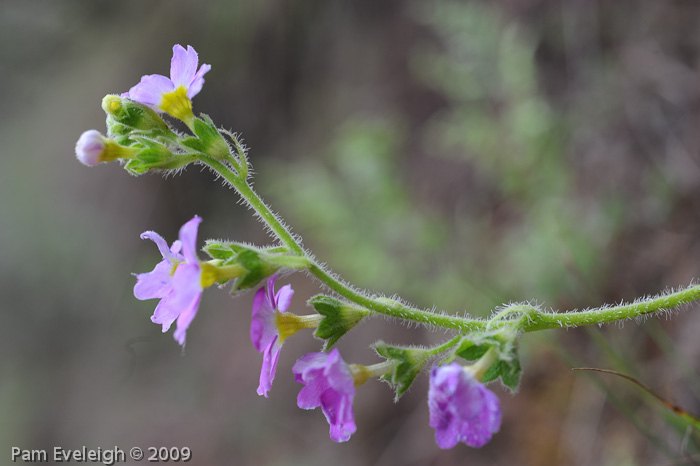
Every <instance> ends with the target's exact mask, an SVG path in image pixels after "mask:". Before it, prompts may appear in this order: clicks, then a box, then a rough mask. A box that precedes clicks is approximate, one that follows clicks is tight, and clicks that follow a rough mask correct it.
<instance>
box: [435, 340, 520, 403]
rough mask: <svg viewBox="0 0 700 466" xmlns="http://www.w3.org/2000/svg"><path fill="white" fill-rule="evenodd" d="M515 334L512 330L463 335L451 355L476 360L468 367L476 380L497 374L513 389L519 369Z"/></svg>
mask: <svg viewBox="0 0 700 466" xmlns="http://www.w3.org/2000/svg"><path fill="white" fill-rule="evenodd" d="M516 338H517V333H516V332H514V331H511V330H502V331H498V332H485V333H474V334H469V335H464V336H463V337H462V339H461V341H460V342H459V344H458V345H457V347H456V348H455V351H454V353H453V355H452V358H454V356H459V357H461V358H463V359H466V360H467V361H477V362H476V363H475V364H474V365H473V366H472V368H471V369H470V370H471V372H472V375H473V376H474V377H475V378H476V379H477V380H481V381H482V382H483V383H487V382H491V381H492V380H496V379H498V378H500V379H501V382H503V385H505V386H506V387H508V388H509V389H510V390H511V391H513V392H515V391H516V390H517V388H518V384H519V383H520V375H521V373H522V368H521V367H520V360H519V358H518V352H517V345H516ZM449 360H450V358H447V359H446V360H445V362H448V361H449Z"/></svg>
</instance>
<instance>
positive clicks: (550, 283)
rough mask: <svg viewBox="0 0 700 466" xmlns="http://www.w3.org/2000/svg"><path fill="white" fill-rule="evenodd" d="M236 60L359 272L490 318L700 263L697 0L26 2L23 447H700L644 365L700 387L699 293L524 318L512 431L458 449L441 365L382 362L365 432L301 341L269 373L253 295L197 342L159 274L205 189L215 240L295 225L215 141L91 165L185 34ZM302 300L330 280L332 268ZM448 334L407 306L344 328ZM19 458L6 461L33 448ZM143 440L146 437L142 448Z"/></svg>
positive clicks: (318, 213) (300, 306)
mask: <svg viewBox="0 0 700 466" xmlns="http://www.w3.org/2000/svg"><path fill="white" fill-rule="evenodd" d="M175 43H180V44H183V45H186V44H190V45H192V46H194V47H195V48H196V50H197V51H198V52H199V54H200V61H201V62H204V63H209V64H211V65H212V71H211V72H209V74H207V76H206V84H205V86H204V89H203V90H202V92H201V94H200V95H198V96H197V97H196V99H195V101H194V104H195V111H196V112H204V113H207V114H209V115H210V116H211V117H212V118H213V120H214V121H215V122H216V123H217V124H219V125H222V126H224V127H226V128H229V129H232V130H234V131H238V132H241V133H242V135H243V137H244V138H245V142H246V143H247V144H248V145H249V147H250V148H251V150H250V158H251V161H252V164H253V167H254V168H255V171H256V173H257V174H256V176H255V179H254V182H255V187H256V188H257V190H258V192H259V193H260V195H261V196H262V197H263V198H264V199H266V200H267V201H268V202H269V203H270V204H271V205H272V206H273V208H274V209H275V210H277V211H278V212H280V213H281V215H282V216H283V217H284V218H285V219H286V220H287V221H288V222H289V223H290V224H291V226H292V228H293V229H294V231H295V232H296V233H299V234H301V235H302V237H303V238H304V241H305V245H306V246H307V247H308V248H310V249H311V250H312V251H314V253H315V254H316V255H317V257H318V258H320V259H321V260H323V261H325V262H327V263H328V264H329V265H330V267H331V268H332V269H333V270H334V271H335V272H338V273H340V274H341V275H342V276H344V277H345V278H346V279H348V280H349V281H351V282H352V283H354V284H355V285H357V286H360V287H364V288H367V289H371V290H375V291H377V292H379V293H384V294H387V295H392V294H394V293H396V294H399V295H401V296H402V297H404V298H405V299H407V300H409V301H411V302H412V303H414V304H416V305H418V306H421V307H426V308H431V307H433V306H436V307H437V308H439V309H445V310H447V311H449V312H465V311H466V312H469V313H472V314H474V315H479V316H487V315H489V314H490V312H491V310H492V309H494V307H496V306H498V305H500V304H502V303H507V302H511V301H524V300H531V301H535V302H537V303H540V304H542V305H543V306H545V307H551V308H554V309H560V310H570V309H583V308H586V307H594V306H598V305H600V304H602V303H616V302H620V301H622V300H632V299H634V298H636V297H639V296H643V295H649V294H656V293H658V292H660V291H662V290H666V289H669V288H672V287H682V286H686V285H688V284H689V283H690V282H691V281H693V280H696V279H697V278H698V277H699V276H700V266H699V265H698V264H699V263H700V241H699V240H698V238H699V237H700V2H697V1H692V0H672V1H667V2H656V1H651V0H643V1H628V0H620V1H616V2H604V1H593V0H592V1H586V2H584V1H547V0H501V1H490V2H488V1H463V2H458V1H454V0H425V1H406V0H402V1H399V0H385V1H382V2H375V1H370V0H355V1H333V0H330V1H313V0H298V1H293V2H292V1H279V0H260V1H255V2H243V1H230V0H206V1H198V2H187V1H184V0H169V1H164V0H153V1H149V2H143V1H136V0H123V1H120V2H110V1H106V0H90V1H86V0H62V1H49V0H22V1H13V0H2V1H0V71H1V72H0V83H2V87H3V89H5V92H4V94H3V98H2V101H3V103H2V109H3V112H2V116H0V141H1V142H2V144H1V145H0V152H1V153H0V219H1V220H0V293H1V296H2V304H1V306H2V324H1V325H0V374H1V375H0V455H2V456H4V457H5V458H8V456H9V455H10V450H11V447H13V446H17V447H21V448H31V449H47V450H50V449H52V448H53V447H54V446H62V447H64V448H79V447H82V446H83V445H85V446H87V447H88V448H97V447H102V448H111V447H114V446H115V445H116V446H119V447H121V448H122V449H124V450H126V451H128V449H129V448H130V447H132V446H140V447H142V448H146V447H148V446H157V447H159V446H166V447H173V446H176V447H184V446H187V447H190V448H191V449H192V451H193V455H194V456H193V460H192V462H191V464H195V465H218V464H233V465H237V466H239V465H256V466H258V465H322V464H328V463H330V462H332V464H337V465H377V466H386V465H452V464H484V465H514V464H517V465H550V464H552V465H562V464H566V465H635V464H643V465H647V464H649V465H652V464H653V465H679V464H698V462H700V457H698V444H699V442H698V436H697V431H695V432H693V431H692V430H691V429H690V428H689V427H688V424H687V423H686V422H684V421H683V420H682V419H680V418H679V416H677V415H675V414H674V413H672V412H671V411H670V410H669V409H667V408H665V407H664V406H663V405H662V404H661V403H659V402H658V401H657V400H655V399H654V398H653V397H651V396H649V395H648V394H646V393H645V392H643V391H642V390H640V389H639V388H638V387H636V386H634V385H632V384H631V383H629V382H627V381H624V380H622V379H619V378H616V377H613V376H610V375H600V374H594V373H583V372H572V371H571V370H570V369H571V368H572V367H582V366H587V367H599V368H604V369H611V370H617V371H620V372H623V373H625V374H628V375H631V376H633V377H636V378H637V379H638V380H640V381H642V382H644V383H646V384H647V385H649V386H651V387H652V388H654V389H655V390H656V391H657V392H658V393H659V394H661V395H662V396H664V397H665V398H667V399H668V400H670V401H672V402H674V403H676V404H678V405H680V406H681V407H683V408H684V409H686V410H687V411H689V412H691V413H696V414H698V413H700V377H698V369H699V366H700V364H699V363H698V362H697V361H698V360H700V359H699V358H700V339H698V337H697V335H698V333H699V332H700V306H698V305H697V304H692V305H688V306H687V307H686V308H685V309H683V310H682V311H683V312H680V313H677V315H674V316H673V318H672V319H670V318H667V317H668V316H661V317H660V318H658V319H657V318H654V319H648V320H646V321H645V322H642V323H635V322H627V323H625V324H624V325H622V324H620V325H610V326H607V327H604V328H600V329H599V328H597V327H596V328H580V329H572V330H568V331H566V330H562V331H548V332H542V333H537V334H529V335H525V336H524V337H523V338H522V340H521V354H522V363H523V366H524V370H525V372H524V376H523V378H522V381H521V385H520V391H519V393H518V394H517V395H516V396H511V395H510V394H509V393H507V392H506V391H505V390H503V389H501V388H500V387H498V385H493V386H492V388H493V389H494V390H495V391H496V392H497V393H498V395H499V397H500V398H501V402H502V406H503V411H504V419H503V426H502V428H501V432H500V433H499V434H498V435H496V436H495V437H494V439H493V440H492V441H491V442H490V443H489V444H488V445H487V446H485V447H483V448H481V449H472V448H469V447H465V446H464V445H459V446H458V447H456V448H455V449H453V450H450V451H441V450H439V449H438V448H437V446H436V445H435V442H434V439H433V431H432V429H431V428H430V427H429V426H428V409H427V403H426V392H427V380H426V379H427V377H425V375H423V376H421V377H420V378H419V379H418V380H417V382H416V383H415V384H414V386H413V387H412V389H411V391H410V392H409V393H407V394H406V395H405V396H404V397H403V398H402V399H401V401H400V402H399V403H398V404H394V403H393V402H392V399H393V393H392V391H391V390H390V388H389V387H388V386H387V385H385V384H382V383H380V382H378V381H370V382H368V383H367V384H366V385H364V386H363V387H362V388H361V389H360V390H359V391H358V395H357V397H356V401H355V412H356V420H357V425H358V431H357V433H356V434H355V435H354V436H353V437H352V439H351V441H350V442H348V443H345V444H335V443H333V442H332V441H330V440H329V438H328V425H327V423H326V421H325V419H324V418H323V416H322V414H321V413H320V412H319V411H318V410H316V411H302V410H299V409H298V408H297V407H296V403H295V401H296V395H297V392H298V388H299V387H300V386H299V385H298V384H296V383H294V381H293V380H292V377H291V372H290V368H291V366H292V364H293V363H294V361H295V360H296V358H298V357H299V356H301V355H302V354H304V353H306V352H308V351H318V350H319V349H320V346H321V345H320V342H318V341H315V340H313V339H312V338H311V337H310V334H309V333H303V332H302V333H300V334H299V335H297V336H296V337H294V338H292V339H290V340H289V341H288V342H287V343H286V344H285V348H284V350H283V352H282V356H281V359H280V363H279V366H278V373H277V379H276V380H275V384H274V388H273V390H272V392H271V396H270V399H264V398H261V397H258V396H257V395H256V393H255V389H256V387H257V380H258V375H259V368H260V364H261V359H262V358H261V356H260V355H258V354H257V352H255V350H254V349H253V347H252V345H251V343H250V342H249V337H248V326H249V322H250V310H251V304H252V293H248V294H245V295H242V296H238V297H235V298H231V297H230V296H229V295H228V293H227V292H226V291H225V290H216V289H212V290H209V291H207V292H206V293H205V295H204V298H203V301H202V304H201V307H200V310H199V314H198V316H197V318H196V319H195V321H194V323H193V325H192V326H191V327H190V330H189V331H188V339H187V348H186V350H185V351H184V352H183V351H181V350H180V348H179V347H178V345H177V344H176V343H175V342H174V340H173V338H172V335H171V334H170V333H172V332H170V333H169V334H165V335H164V334H161V332H160V328H159V326H157V325H155V324H152V323H151V322H150V320H149V317H150V315H151V313H152V311H153V309H154V307H155V305H156V301H148V302H140V301H137V300H136V299H135V298H134V297H133V294H132V288H133V285H134V283H135V280H134V278H133V276H131V275H130V274H131V273H132V272H143V271H148V270H151V268H152V267H153V265H154V264H155V263H156V262H157V261H158V260H159V258H160V256H159V254H158V252H157V250H156V248H155V247H154V245H153V244H152V243H151V242H149V241H142V240H140V239H139V234H140V233H141V232H143V231H145V230H156V231H158V232H160V233H161V234H162V235H163V236H164V237H165V238H166V239H168V240H169V241H172V240H174V239H175V238H176V236H177V231H178V229H179V227H180V225H182V224H183V223H184V222H185V221H187V220H189V219H190V218H191V217H192V216H193V215H194V214H198V215H200V216H202V217H203V218H204V222H203V223H202V226H201V228H200V241H201V242H202V244H203V241H204V239H207V238H226V239H231V240H236V241H250V242H254V243H256V244H259V245H265V244H269V243H270V239H269V238H268V237H267V236H266V235H265V233H264V230H263V228H262V227H261V225H260V224H259V223H257V222H256V221H255V220H254V219H253V218H252V217H251V215H250V213H249V212H248V211H247V210H246V209H245V208H244V207H243V206H241V205H240V203H239V202H238V199H237V198H236V196H235V194H234V193H233V192H232V191H229V190H228V189H226V188H224V187H222V186H221V184H220V183H218V182H215V181H214V177H213V176H212V175H211V174H210V173H208V172H206V171H205V170H201V169H200V168H198V167H190V168H188V170H187V171H186V172H185V173H183V174H181V175H178V176H175V177H167V178H165V177H161V176H159V175H154V174H148V175H144V176H141V177H139V178H135V177H132V176H129V175H128V174H127V173H126V172H124V171H122V170H121V169H120V168H119V166H118V165H117V164H106V165H102V166H98V167H95V168H92V169H88V168H86V167H84V166H82V165H81V164H79V163H78V162H77V161H76V160H75V156H74V145H75V142H76V140H77V139H78V137H79V136H80V134H81V133H82V132H83V131H84V130H86V129H90V128H95V129H98V130H100V131H102V132H104V131H105V128H104V113H103V112H102V110H101V108H100V101H101V99H102V97H103V96H104V95H105V94H107V93H121V92H123V91H126V90H128V89H129V88H130V87H131V86H133V85H134V84H136V83H137V82H138V81H139V79H140V77H141V76H142V75H143V74H153V73H160V74H168V71H169V63H170V57H171V48H172V46H173V44H175ZM286 281H287V282H289V283H292V285H293V286H294V287H295V289H296V294H295V300H294V303H293V306H292V311H294V312H297V313H301V314H303V313H307V312H308V309H305V305H304V303H305V300H306V299H308V298H309V297H311V296H313V295H314V294H316V293H318V292H320V291H321V290H320V288H319V287H318V285H317V284H316V283H314V282H312V281H311V280H310V279H308V278H307V277H305V276H302V275H298V276H292V277H289V279H287V280H286ZM380 338H381V339H384V340H385V341H387V342H391V343H396V344H407V343H416V344H431V343H435V342H439V341H442V340H444V339H446V338H448V335H447V334H445V333H443V332H441V331H431V330H428V329H424V328H415V327H413V328H408V327H404V326H401V325H397V324H396V323H391V322H384V321H382V320H380V319H377V320H376V321H373V322H372V323H369V324H368V323H365V324H363V325H360V326H359V327H358V328H357V329H356V330H354V331H353V332H352V333H351V334H350V335H349V336H346V337H345V338H344V339H342V340H341V341H340V342H339V348H340V349H341V351H342V352H343V355H344V357H345V359H346V360H347V361H349V362H356V363H362V364H371V363H374V362H377V361H378V358H377V357H376V356H375V355H374V354H373V353H372V351H371V350H369V349H368V348H367V345H368V344H370V343H372V342H374V341H376V340H377V339H380ZM8 461H9V460H8ZM128 464H131V463H128Z"/></svg>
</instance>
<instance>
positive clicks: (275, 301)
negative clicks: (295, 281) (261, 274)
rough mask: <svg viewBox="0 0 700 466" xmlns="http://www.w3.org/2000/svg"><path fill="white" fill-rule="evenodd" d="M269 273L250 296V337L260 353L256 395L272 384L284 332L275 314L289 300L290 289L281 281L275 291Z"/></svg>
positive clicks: (267, 390)
mask: <svg viewBox="0 0 700 466" xmlns="http://www.w3.org/2000/svg"><path fill="white" fill-rule="evenodd" d="M276 279H277V275H273V276H272V277H270V278H269V279H268V280H267V285H266V286H264V287H262V288H260V289H259V290H258V292H257V293H256V294H255V299H254V300H253V321H252V322H251V324H250V340H251V341H252V342H253V346H255V349H256V350H258V353H263V365H262V369H261V371H260V385H258V395H264V396H265V398H267V393H268V392H269V391H270V389H271V388H272V381H273V380H274V379H275V369H276V368H277V360H278V359H279V355H280V350H281V349H282V343H283V342H284V339H285V337H286V335H284V334H283V332H282V330H281V329H280V326H279V316H280V315H281V313H283V312H286V311H287V309H288V308H289V305H290V303H291V302H292V296H293V295H294V290H292V287H291V286H290V285H285V286H283V287H282V288H280V290H279V291H278V292H277V294H275V280H276Z"/></svg>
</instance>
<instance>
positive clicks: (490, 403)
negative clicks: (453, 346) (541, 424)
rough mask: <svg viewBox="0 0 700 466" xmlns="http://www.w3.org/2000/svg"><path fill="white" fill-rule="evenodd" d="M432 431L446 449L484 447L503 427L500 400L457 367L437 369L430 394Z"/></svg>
mask: <svg viewBox="0 0 700 466" xmlns="http://www.w3.org/2000/svg"><path fill="white" fill-rule="evenodd" d="M428 408H429V409H430V427H432V428H434V429H435V441H436V442H437V444H438V446H439V447H440V448H443V449H448V448H452V447H454V446H455V445H457V443H459V442H464V443H466V444H467V445H469V446H472V447H480V446H482V445H484V444H486V443H487V442H488V441H489V440H491V436H492V435H493V434H494V433H496V432H498V430H499V429H500V427H501V406H500V403H499V401H498V397H496V395H495V394H494V393H493V392H492V391H491V390H489V389H488V388H486V387H484V385H483V384H482V383H481V382H478V381H477V380H475V379H474V378H473V377H472V375H471V373H470V372H468V371H467V370H465V368H464V367H462V366H461V365H459V364H457V363H452V364H448V365H444V366H439V367H434V368H433V370H432V371H430V389H429V391H428Z"/></svg>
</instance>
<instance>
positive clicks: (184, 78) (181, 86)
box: [123, 44, 211, 128]
mask: <svg viewBox="0 0 700 466" xmlns="http://www.w3.org/2000/svg"><path fill="white" fill-rule="evenodd" d="M198 64H199V58H198V57H197V52H196V51H195V50H194V48H192V46H190V45H188V46H187V50H185V48H184V47H182V46H181V45H179V44H177V45H175V46H174V47H173V58H172V60H171V61H170V78H168V77H166V76H163V75H160V74H150V75H147V76H144V77H142V78H141V81H140V82H139V83H138V84H137V85H135V86H134V87H132V88H131V89H130V90H129V92H128V93H125V94H123V97H128V98H130V99H131V100H135V101H136V102H140V103H142V104H145V105H149V106H151V107H153V108H155V109H156V110H160V111H162V112H165V113H167V114H169V115H171V116H173V117H175V118H178V119H180V120H182V121H184V122H185V123H187V125H188V126H190V128H191V127H192V120H193V119H194V114H193V113H192V98H193V97H194V96H196V95H197V94H199V91H201V90H202V86H203V85H204V75H205V74H206V73H207V72H208V71H209V70H210V69H211V65H202V66H201V67H200V68H199V70H197V65H198Z"/></svg>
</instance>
